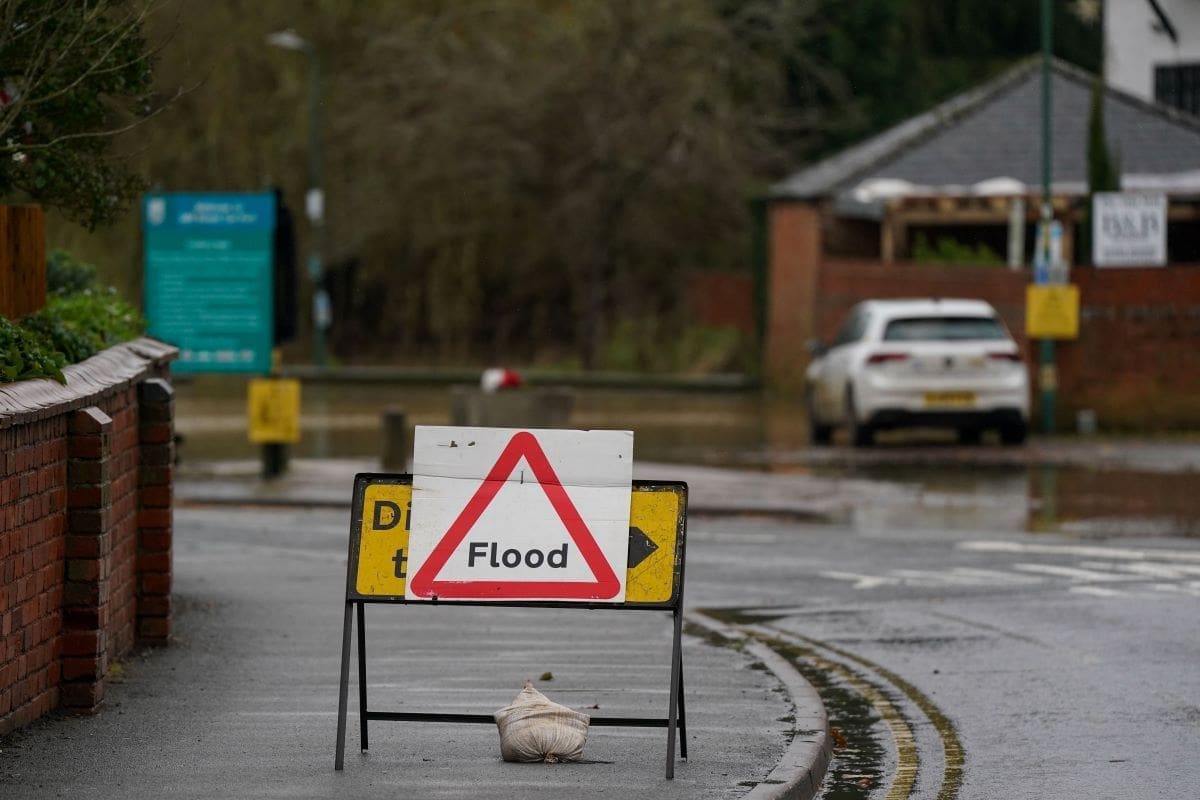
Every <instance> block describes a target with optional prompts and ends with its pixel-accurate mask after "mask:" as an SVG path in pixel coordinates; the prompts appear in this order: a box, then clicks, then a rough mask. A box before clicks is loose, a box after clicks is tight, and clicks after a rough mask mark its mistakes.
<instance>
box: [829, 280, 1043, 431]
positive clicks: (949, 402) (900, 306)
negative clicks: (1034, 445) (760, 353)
mask: <svg viewBox="0 0 1200 800" xmlns="http://www.w3.org/2000/svg"><path fill="white" fill-rule="evenodd" d="M810 350H811V351H812V352H813V355H814V358H813V360H812V362H811V363H810V364H809V366H808V370H807V371H806V373H805V403H806V406H807V411H808V419H809V426H810V432H811V438H812V442H813V443H814V444H828V443H829V442H830V440H831V438H832V434H833V429H834V428H835V427H837V426H845V427H846V429H847V431H848V433H849V437H850V441H851V443H852V444H854V446H856V447H867V446H869V445H871V444H872V443H873V441H874V437H875V432H876V431H878V430H883V429H887V428H900V427H929V426H934V427H949V428H954V429H956V430H957V431H958V436H959V441H961V442H963V443H975V442H978V441H979V440H980V437H981V436H982V433H983V431H984V430H985V429H992V428H994V429H996V430H998V431H999V433H1000V440H1001V441H1002V442H1004V443H1005V444H1020V443H1021V442H1023V441H1025V433H1026V431H1027V430H1028V427H1029V374H1028V371H1027V369H1026V367H1025V362H1024V361H1023V360H1022V358H1021V352H1020V349H1019V348H1018V347H1017V343H1016V342H1014V341H1013V338H1012V335H1011V334H1010V333H1009V332H1008V329H1007V328H1006V327H1005V325H1004V322H1003V321H1002V320H1001V319H1000V317H999V316H998V315H997V314H996V310H995V309H994V308H992V307H991V306H990V305H989V304H987V303H985V302H983V301H981V300H950V299H946V300H938V299H931V300H868V301H865V302H863V303H859V304H858V305H857V306H855V307H854V308H853V309H852V310H851V312H850V315H849V317H847V319H846V321H845V322H844V323H843V324H842V326H841V328H840V329H839V330H838V333H837V336H836V337H834V340H833V341H832V342H830V343H829V345H828V346H827V347H826V346H824V345H822V344H821V343H819V342H815V343H813V344H812V345H810Z"/></svg>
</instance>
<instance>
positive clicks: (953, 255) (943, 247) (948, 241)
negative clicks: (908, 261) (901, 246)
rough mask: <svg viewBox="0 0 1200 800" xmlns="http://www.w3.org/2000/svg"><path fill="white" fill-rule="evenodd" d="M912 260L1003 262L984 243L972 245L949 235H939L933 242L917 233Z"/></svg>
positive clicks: (966, 262) (932, 262)
mask: <svg viewBox="0 0 1200 800" xmlns="http://www.w3.org/2000/svg"><path fill="white" fill-rule="evenodd" d="M912 260H913V261H919V262H922V263H925V264H985V265H986V264H1003V263H1004V259H1002V258H1001V257H1000V255H999V254H998V253H997V252H996V251H995V250H993V249H992V248H990V247H988V246H987V245H986V244H982V243H980V244H978V245H976V246H975V247H972V246H971V245H969V244H963V243H962V242H960V241H958V240H957V239H953V238H951V237H949V236H939V237H938V238H937V240H936V241H935V242H934V244H932V245H931V244H930V243H929V238H928V237H927V236H926V235H925V234H923V233H918V234H917V236H916V240H915V241H914V242H913V248H912Z"/></svg>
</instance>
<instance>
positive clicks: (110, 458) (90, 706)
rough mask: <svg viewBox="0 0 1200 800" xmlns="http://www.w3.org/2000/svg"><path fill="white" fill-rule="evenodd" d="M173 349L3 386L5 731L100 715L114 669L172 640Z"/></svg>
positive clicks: (1, 660) (0, 589) (112, 353)
mask: <svg viewBox="0 0 1200 800" xmlns="http://www.w3.org/2000/svg"><path fill="white" fill-rule="evenodd" d="M174 352H175V351H174V349H173V348H170V347H167V346H165V345H162V344H161V343H158V342H155V341H153V340H149V339H142V340H139V341H138V342H135V343H131V344H129V345H121V346H119V347H116V348H111V349H110V350H107V351H105V352H104V353H101V354H99V355H97V356H95V357H93V358H92V359H89V360H88V361H85V362H83V363H82V364H79V365H75V366H72V367H68V368H67V369H66V370H65V371H64V372H65V373H66V375H67V378H68V381H67V384H66V385H65V386H62V385H60V384H57V383H55V382H52V381H26V382H23V383H18V384H7V385H0V734H3V733H6V732H8V731H10V730H13V729H14V728H17V727H20V726H22V725H26V724H28V723H29V722H30V721H32V720H34V719H36V718H37V717H39V716H42V715H43V714H45V713H47V712H48V711H50V710H52V709H54V708H57V707H62V708H65V709H68V710H71V711H75V712H81V713H88V712H91V711H93V710H95V709H96V708H97V706H98V705H99V704H100V703H101V702H102V701H103V698H104V685H105V678H106V676H107V675H108V674H109V670H110V668H111V666H112V664H113V663H114V662H115V661H117V660H118V659H120V658H121V657H122V656H124V655H126V654H127V653H128V652H129V651H130V650H131V649H132V648H133V647H134V645H135V644H136V643H139V642H140V643H143V644H165V643H166V641H167V637H168V636H169V633H170V549H171V521H170V515H171V510H170V504H171V452H170V451H171V441H172V427H171V426H172V416H173V403H172V392H171V388H170V385H169V384H168V383H167V382H166V381H165V379H164V378H165V375H166V372H167V365H168V364H169V361H170V359H171V358H173V357H174Z"/></svg>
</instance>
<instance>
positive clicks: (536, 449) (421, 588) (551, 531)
mask: <svg viewBox="0 0 1200 800" xmlns="http://www.w3.org/2000/svg"><path fill="white" fill-rule="evenodd" d="M442 430H450V429H442ZM459 430H461V431H464V432H466V433H468V434H469V435H468V436H466V437H456V438H455V439H451V440H449V443H448V444H443V445H442V447H443V448H458V447H459V441H458V440H459V439H462V440H463V442H462V444H463V447H462V448H459V449H460V450H463V449H465V447H467V446H470V447H474V446H475V445H476V444H477V441H476V440H478V439H481V438H482V439H487V438H488V437H490V438H491V439H492V440H493V441H495V440H496V436H500V437H505V438H507V442H506V443H505V444H504V445H503V449H502V450H501V451H500V454H499V456H498V457H497V458H496V459H495V462H494V463H493V464H492V465H491V468H490V469H488V471H487V472H486V474H485V475H484V476H483V478H482V480H481V481H480V482H479V484H478V486H477V487H475V488H474V490H473V492H471V493H470V496H469V497H468V499H467V500H466V502H465V504H463V505H462V506H461V510H460V511H458V512H457V514H456V515H455V516H454V517H453V520H452V521H451V522H450V524H449V525H448V526H447V527H445V529H444V532H443V533H440V534H438V533H436V530H437V528H438V527H440V525H438V524H437V523H436V521H435V522H434V526H435V527H434V531H435V533H434V536H435V537H436V542H435V543H434V544H433V545H432V548H431V549H430V550H429V552H428V554H427V555H424V557H423V558H422V557H421V556H420V555H414V559H420V561H419V565H417V566H415V571H413V572H412V573H411V575H412V577H411V578H410V580H409V582H408V585H407V588H406V595H407V596H408V597H410V598H412V599H425V600H433V599H445V600H454V599H458V600H512V599H520V600H569V601H588V600H591V601H597V602H613V601H619V600H621V599H622V598H623V595H624V582H623V581H622V580H621V578H620V577H619V576H621V575H624V573H625V566H626V565H625V563H624V561H622V563H619V564H614V563H613V561H614V560H615V559H614V557H613V554H612V552H611V550H612V547H611V545H610V547H609V549H608V551H606V549H605V548H604V547H602V545H601V543H600V541H598V540H597V535H596V531H594V530H593V525H590V524H589V522H588V521H587V520H585V518H584V515H583V514H581V513H580V510H579V507H578V506H577V503H576V501H575V500H574V499H572V497H571V494H570V493H569V492H568V488H567V486H565V485H564V482H563V480H562V479H560V475H559V472H558V471H556V470H555V468H554V465H553V464H552V463H551V459H550V458H549V457H548V456H547V454H546V451H545V450H544V449H543V447H542V445H541V443H540V442H539V441H538V437H537V436H535V435H534V434H533V433H532V432H530V431H516V432H513V431H503V430H498V429H476V430H472V429H459ZM610 433H612V432H592V433H583V432H564V431H554V432H541V434H542V435H543V436H550V435H553V436H562V435H575V436H577V437H591V440H592V441H600V442H604V443H610V442H611V439H608V440H606V439H603V438H599V439H598V438H597V437H599V436H602V435H605V434H610ZM472 434H477V435H472ZM468 439H470V441H469V442H468V441H467V440H468ZM500 441H503V438H501V439H500ZM580 441H588V439H586V438H583V439H580ZM618 443H620V440H618ZM482 444H487V442H486V441H484V442H482ZM609 449H610V450H611V451H612V452H616V453H617V459H623V460H624V461H623V463H620V464H619V469H618V473H619V472H620V469H624V470H626V471H628V470H629V469H630V468H631V467H630V465H629V460H630V456H628V455H625V454H622V453H620V452H619V448H617V449H615V450H614V449H612V448H611V445H609ZM442 452H447V451H445V450H443V451H442ZM492 452H494V450H493V451H492ZM592 453H593V450H592V449H589V448H586V447H585V448H581V451H580V457H581V458H582V459H583V462H582V463H583V464H584V465H585V467H586V466H587V465H588V457H589V455H591V454H592ZM472 457H473V456H472ZM460 458H465V457H460ZM476 462H477V459H476ZM567 466H568V467H570V466H571V465H569V464H568V465H567ZM526 468H527V469H526ZM446 469H447V470H449V467H447V468H446ZM518 470H520V475H519V477H518V474H517V473H518ZM432 471H437V470H436V469H434V470H432ZM574 471H575V472H576V473H579V472H581V469H580V466H579V465H578V464H576V465H575V467H574ZM468 472H469V470H468ZM609 472H611V470H609ZM476 475H477V473H476ZM600 475H601V478H600V479H599V482H600V483H601V484H604V483H605V482H606V481H607V482H608V483H609V484H610V485H608V486H603V485H602V486H599V487H597V486H588V487H586V488H584V487H578V486H577V487H575V489H576V491H578V492H579V493H581V494H583V493H591V494H592V495H595V494H596V493H597V492H598V491H603V492H605V496H604V497H602V498H601V500H600V503H601V505H600V508H601V513H600V517H601V519H603V520H604V522H605V524H607V525H608V526H609V527H612V526H613V525H614V524H615V525H616V526H617V527H616V530H617V532H618V533H619V534H621V536H620V539H618V543H619V544H620V545H621V548H622V549H621V555H622V556H625V555H626V554H627V543H626V539H627V533H626V532H627V525H628V513H627V511H626V513H625V520H624V521H623V522H622V521H620V520H619V519H614V515H613V514H611V513H610V511H609V510H605V509H606V508H607V506H613V507H615V508H624V509H628V504H629V500H628V497H629V484H628V483H625V485H624V487H621V486H620V483H619V481H615V480H614V479H613V478H612V477H611V476H610V475H607V473H604V472H601V473H600ZM440 477H441V478H442V479H443V482H445V483H448V485H449V486H450V487H451V489H452V490H454V489H457V488H458V487H459V486H460V485H461V484H462V483H463V481H462V480H458V478H461V477H462V476H461V475H460V476H454V475H441V476H440ZM575 477H576V479H578V477H579V476H578V475H576V476H575ZM531 478H532V479H531ZM476 479H478V478H476ZM430 480H431V482H432V481H436V480H437V477H435V478H431V479H430ZM626 480H628V479H626ZM569 483H570V482H568V484H569ZM471 485H473V484H471ZM506 487H508V491H510V492H515V491H518V490H519V491H521V492H523V494H522V495H521V497H520V499H519V500H516V499H510V500H509V501H508V505H507V509H508V510H507V511H506V512H505V513H506V514H507V515H508V516H507V517H506V518H505V519H504V520H503V523H504V528H505V530H511V529H516V530H520V531H524V529H525V528H532V529H533V532H532V533H529V534H527V535H526V536H525V537H524V538H520V537H516V538H517V539H518V540H517V541H515V542H513V541H507V540H504V541H498V539H501V538H503V537H501V536H498V535H497V534H496V533H495V527H496V526H495V525H492V526H491V528H490V529H489V530H490V533H488V532H485V533H480V534H479V535H478V536H477V537H476V536H475V535H474V534H475V533H476V532H477V531H478V529H479V527H483V526H479V523H480V519H481V517H483V516H484V514H485V512H486V511H488V510H489V508H494V503H495V502H496V500H497V497H498V496H500V494H501V492H502V490H505V488H506ZM518 487H519V489H518ZM622 491H623V494H622ZM447 493H448V494H449V493H450V492H447ZM539 495H540V496H539ZM614 496H615V505H614V499H610V498H613V497H614ZM421 498H422V494H421V493H420V492H419V491H418V492H415V493H414V504H416V503H417V502H418V501H419V500H420V499H421ZM543 498H544V499H543ZM431 502H432V501H431ZM447 502H453V501H447ZM459 502H461V501H459ZM589 502H590V503H591V505H589V508H594V507H596V502H595V501H594V500H593V501H589ZM539 503H540V504H542V505H548V509H549V511H545V512H544V513H543V514H542V515H541V516H537V515H536V514H535V515H533V518H532V520H530V519H524V518H522V517H523V515H522V513H521V512H523V511H525V510H531V511H534V510H536V508H535V506H536V505H537V504H539ZM444 507H445V506H443V508H444ZM423 516H424V515H423V514H422V513H421V509H420V507H419V506H417V507H415V508H414V520H417V521H420V520H421V519H422V517H423ZM431 516H432V515H431ZM441 524H445V523H444V522H443V523H441ZM414 525H416V523H415V522H414ZM563 534H565V537H564V535H563ZM415 535H416V529H414V536H415ZM609 538H612V537H611V536H610V537H609ZM464 545H465V546H464ZM452 559H454V564H453V565H452V566H451V567H450V568H449V569H448V565H450V564H451V561H452ZM580 559H582V565H580V563H579V562H580ZM414 563H416V561H414ZM447 572H448V573H449V575H450V577H446V575H445V574H444V573H447ZM581 575H582V576H584V577H582V578H581Z"/></svg>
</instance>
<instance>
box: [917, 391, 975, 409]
mask: <svg viewBox="0 0 1200 800" xmlns="http://www.w3.org/2000/svg"><path fill="white" fill-rule="evenodd" d="M925 405H927V406H935V407H938V408H968V407H970V406H973V405H975V393H974V392H926V393H925Z"/></svg>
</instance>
